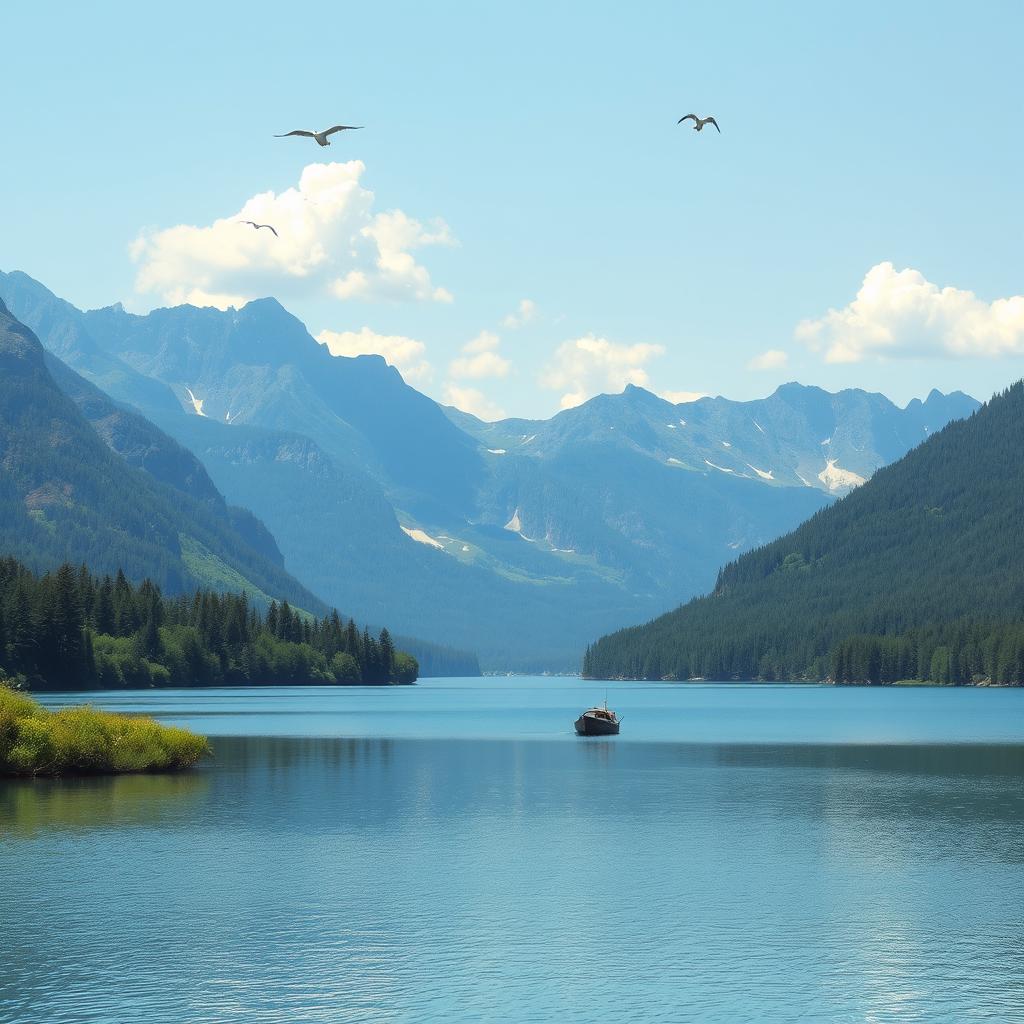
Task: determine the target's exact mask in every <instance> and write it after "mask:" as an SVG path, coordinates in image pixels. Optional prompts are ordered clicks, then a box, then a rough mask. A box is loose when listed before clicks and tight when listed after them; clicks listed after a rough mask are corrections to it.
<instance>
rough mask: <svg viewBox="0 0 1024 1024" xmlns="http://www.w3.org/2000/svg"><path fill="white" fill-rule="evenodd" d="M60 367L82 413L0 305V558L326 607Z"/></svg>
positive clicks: (191, 471) (171, 450) (266, 543)
mask: <svg viewBox="0 0 1024 1024" xmlns="http://www.w3.org/2000/svg"><path fill="white" fill-rule="evenodd" d="M50 358H51V359H52V357H50ZM58 367H59V370H58V372H59V373H60V374H61V376H62V379H63V381H64V384H65V386H66V387H69V388H71V389H72V392H73V393H74V394H75V396H76V399H77V400H78V401H80V402H81V405H82V408H80V407H79V405H78V404H76V401H73V400H72V398H70V397H68V395H66V394H64V393H63V392H62V391H61V390H60V388H58V386H57V384H56V382H55V381H54V378H53V376H52V374H51V373H50V370H49V369H48V367H47V365H46V360H45V359H44V353H43V349H42V346H41V345H40V343H39V341H38V340H37V339H36V338H35V336H34V335H33V334H32V332H31V331H30V330H29V329H28V328H27V327H25V326H24V325H23V324H21V323H19V322H18V321H17V320H15V319H14V318H13V317H11V316H10V314H9V313H8V311H7V309H6V308H5V307H4V306H3V304H2V303H0V552H2V553H3V554H9V555H13V556H15V557H17V558H19V559H21V560H23V561H24V562H26V563H27V564H28V565H30V566H31V567H32V568H34V569H38V570H41V569H47V568H53V567H55V566H57V565H59V564H60V563H61V562H62V561H74V562H76V563H78V562H85V563H87V564H89V565H90V566H92V567H93V568H94V569H95V570H96V571H100V572H109V573H115V572H117V570H118V569H123V570H124V572H125V574H126V575H127V577H128V578H129V579H134V580H141V579H143V578H145V577H149V578H151V579H153V580H154V581H155V582H156V583H157V584H158V585H159V586H160V587H161V588H162V589H163V590H164V591H166V592H168V593H180V592H182V591H186V590H190V589H194V588H196V587H202V586H207V587H216V588H217V589H224V590H235V591H241V590H247V591H248V593H249V594H250V596H251V598H252V599H253V600H254V601H255V602H256V603H257V604H260V605H263V606H264V607H265V606H266V605H267V604H268V603H269V602H270V600H272V599H273V598H278V599H288V600H290V601H291V602H292V603H293V604H295V605H297V606H299V607H301V608H304V609H306V610H307V611H311V612H322V611H324V610H325V606H324V605H323V604H322V602H320V601H319V600H318V599H317V598H316V597H314V595H313V594H311V593H310V592H309V591H308V590H307V589H306V588H305V587H303V586H302V585H301V584H300V583H298V582H297V581H296V580H295V579H294V578H293V577H291V576H290V575H289V574H288V573H287V572H286V571H285V569H284V567H283V565H282V561H283V560H282V558H281V554H280V552H279V551H278V550H277V546H276V544H275V543H274V540H273V538H272V537H271V536H270V534H269V533H268V532H267V530H266V529H265V528H264V527H263V525H262V524H261V523H260V522H259V521H258V520H257V519H255V517H253V516H252V515H251V514H250V513H248V512H245V511H244V510H241V509H231V508H230V507H229V506H228V505H227V504H226V503H225V501H224V499H223V497H221V495H220V494H219V492H217V490H216V488H215V487H214V486H213V483H212V482H211V481H210V479H209V477H208V476H207V474H206V472H205V470H203V468H202V466H200V465H199V464H198V463H197V462H196V461H195V459H194V458H192V456H191V455H190V454H189V453H188V452H186V451H184V450H183V449H181V447H180V446H179V445H178V444H177V443H176V442H174V441H172V440H171V438H169V437H167V436H166V435H164V434H162V432H160V431H159V430H157V428H155V427H154V426H153V425H152V424H150V423H148V422H147V421H146V420H145V419H144V418H143V417H141V416H139V415H137V414H135V413H130V412H126V411H124V410H119V409H118V408H117V407H116V406H114V404H113V403H112V402H110V400H109V399H108V398H106V396H105V395H103V394H102V393H101V392H99V391H97V390H96V389H95V388H94V387H93V386H92V385H90V384H88V383H87V382H85V381H82V380H81V379H80V378H77V379H76V375H75V374H74V373H73V371H71V370H69V369H68V368H67V367H63V366H60V365H59V364H58ZM83 408H84V409H85V411H86V412H87V413H88V414H89V415H90V416H93V417H94V418H95V420H96V422H95V423H92V422H90V421H89V419H87V418H86V415H85V414H84V413H83ZM104 434H105V435H106V440H105V439H104ZM133 460H134V461H135V462H136V464H135V465H132V464H131V462H132V461H133Z"/></svg>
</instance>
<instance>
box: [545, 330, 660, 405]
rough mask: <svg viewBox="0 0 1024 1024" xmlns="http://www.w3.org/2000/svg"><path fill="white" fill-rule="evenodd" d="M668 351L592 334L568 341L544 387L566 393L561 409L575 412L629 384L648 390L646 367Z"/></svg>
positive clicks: (551, 365)
mask: <svg viewBox="0 0 1024 1024" xmlns="http://www.w3.org/2000/svg"><path fill="white" fill-rule="evenodd" d="M664 351H665V349H664V347H663V346H662V345H650V344H645V343H638V344H635V345H621V344H618V343H616V342H613V341H609V340H608V339H607V338H596V337H594V335H592V334H588V335H586V336H585V337H583V338H576V339H575V340H574V341H565V342H563V343H562V344H561V345H559V346H558V348H557V349H556V350H555V355H554V358H553V359H552V360H551V362H550V363H549V364H548V366H547V367H546V368H545V369H544V370H543V372H542V373H541V375H540V384H541V386H542V387H545V388H548V389H550V390H552V391H562V392H563V394H562V397H561V400H560V406H561V408H563V409H571V408H573V407H574V406H577V405H581V404H582V403H583V402H585V401H586V400H587V399H588V398H591V397H592V396H593V395H596V394H598V393H599V392H602V391H612V392H618V391H621V390H622V389H623V388H624V387H625V386H626V385H627V384H636V385H637V386H638V387H647V386H648V385H649V383H650V378H649V377H648V375H647V371H646V370H645V369H644V364H645V363H647V362H648V361H649V360H650V359H652V358H654V357H655V356H660V355H662V353H664Z"/></svg>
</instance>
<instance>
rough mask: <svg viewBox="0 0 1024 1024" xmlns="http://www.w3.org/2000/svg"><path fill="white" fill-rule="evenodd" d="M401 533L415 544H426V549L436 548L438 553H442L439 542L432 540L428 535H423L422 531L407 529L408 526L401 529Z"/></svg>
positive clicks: (442, 547)
mask: <svg viewBox="0 0 1024 1024" xmlns="http://www.w3.org/2000/svg"><path fill="white" fill-rule="evenodd" d="M402 533H404V534H405V535H406V536H407V537H411V538H412V539H413V540H414V541H416V543H417V544H426V545H427V546H428V547H431V548H437V549H438V550H439V551H444V545H443V544H441V543H440V542H439V541H436V540H434V538H433V537H431V536H430V534H429V533H424V531H423V530H418V529H415V528H413V529H409V527H408V526H403V527H402Z"/></svg>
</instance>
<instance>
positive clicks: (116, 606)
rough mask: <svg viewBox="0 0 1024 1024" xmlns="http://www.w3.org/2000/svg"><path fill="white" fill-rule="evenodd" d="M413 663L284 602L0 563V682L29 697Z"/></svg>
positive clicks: (314, 675)
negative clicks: (257, 603)
mask: <svg viewBox="0 0 1024 1024" xmlns="http://www.w3.org/2000/svg"><path fill="white" fill-rule="evenodd" d="M418 671H419V666H418V664H417V662H416V659H415V658H413V657H412V656H411V655H409V654H407V653H405V652H403V651H400V650H397V649H396V647H395V644H394V642H393V641H392V639H391V636H390V634H389V633H388V631H387V630H386V629H382V630H381V631H380V633H379V634H378V635H377V636H373V635H371V634H370V632H369V630H368V629H366V628H365V627H364V628H363V630H362V631H360V630H359V629H358V628H357V626H356V624H355V622H353V621H352V620H349V621H348V622H345V621H343V620H342V618H341V616H339V615H338V613H337V612H336V611H335V612H332V613H331V614H330V615H328V616H326V617H324V618H322V619H317V618H314V617H313V616H311V615H309V614H308V613H305V612H299V611H295V610H293V609H292V608H291V607H290V605H289V604H288V602H287V601H285V602H283V603H281V604H280V605H278V604H277V602H276V601H272V602H271V603H270V606H269V608H268V609H267V611H266V613H265V614H264V613H262V612H261V611H260V610H259V609H257V608H255V607H254V606H252V605H251V604H250V602H249V599H248V597H247V596H246V595H245V594H244V593H243V594H217V593H215V592H213V591H209V590H197V591H195V592H194V593H193V594H191V595H188V596H186V595H179V596H177V597H172V598H167V597H164V596H163V595H162V594H161V593H160V589H159V588H158V587H157V586H156V585H155V584H154V583H152V582H151V581H150V580H146V581H144V582H143V583H142V584H141V585H140V586H138V587H134V586H132V584H131V583H129V582H128V580H127V579H126V578H125V576H124V574H123V573H121V572H118V574H117V576H116V577H113V578H112V577H110V576H104V577H102V578H99V577H96V576H93V575H92V574H91V573H90V572H89V571H88V570H87V569H86V568H85V566H82V567H80V568H75V567H74V566H71V565H67V564H65V565H63V566H61V567H60V569H59V570H58V571H57V572H55V573H46V574H45V575H43V576H41V577H39V576H36V575H34V574H33V573H32V572H31V571H30V570H29V569H28V568H27V567H26V566H24V565H22V564H21V563H19V562H17V561H16V560H15V559H13V558H6V559H0V677H2V676H3V674H5V673H6V674H7V675H8V676H11V677H13V678H14V681H15V682H16V684H17V685H19V686H23V687H30V688H35V689H50V690H70V689H94V688H102V689H113V688H117V687H140V686H223V685H229V686H231V685H241V684H250V685H251V684H264V683H276V684H303V683H340V684H356V683H364V684H388V683H411V682H414V681H415V679H416V677H417V674H418Z"/></svg>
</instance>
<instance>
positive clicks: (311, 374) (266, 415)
mask: <svg viewBox="0 0 1024 1024" xmlns="http://www.w3.org/2000/svg"><path fill="white" fill-rule="evenodd" d="M84 322H85V325H86V327H87V328H88V330H89V332H90V334H91V335H92V336H93V337H94V338H96V339H97V341H98V342H99V343H100V344H101V345H102V346H103V347H104V348H105V350H107V351H108V352H112V353H116V354H117V355H118V357H119V358H121V359H122V360H124V361H125V362H126V363H128V364H129V365H130V366H132V367H133V368H134V369H136V370H138V371H139V372H141V373H144V374H146V375H147V376H149V377H153V378H155V379H157V380H160V381H162V382H164V383H166V384H168V385H170V386H171V387H172V388H173V389H174V390H175V391H176V393H178V394H179V395H181V394H183V393H186V392H185V389H188V390H189V391H191V393H192V395H194V396H195V398H196V399H197V400H199V401H201V402H202V403H203V404H202V411H203V414H204V415H206V416H208V417H210V418H213V419H220V420H225V421H227V420H230V421H231V422H232V423H235V422H237V423H241V424H248V425H252V426H262V427H267V428H271V429H278V430H288V431H297V432H299V433H303V434H306V435H307V436H309V437H310V438H312V439H313V440H315V441H316V442H317V443H318V444H319V445H320V446H321V447H322V448H323V449H324V450H325V451H327V452H328V453H329V454H331V455H332V456H334V457H335V458H337V459H339V460H340V461H342V462H343V463H348V462H353V463H355V464H358V465H363V466H366V467H367V468H368V469H369V470H370V471H371V472H372V473H374V475H376V476H379V477H380V478H382V479H386V480H387V481H388V482H389V483H390V484H391V485H392V486H393V487H395V488H396V489H398V490H400V491H402V492H403V493H404V494H405V495H406V496H407V498H408V501H410V502H412V503H424V504H425V505H426V506H427V507H431V506H432V505H434V504H437V505H438V506H439V507H441V508H453V509H460V510H465V509H466V508H467V507H468V505H469V503H470V502H471V500H472V493H473V486H474V483H475V481H476V480H477V478H478V477H479V475H480V473H481V471H482V468H483V463H482V460H481V459H480V457H479V455H478V453H477V451H476V446H475V445H474V444H473V443H472V442H471V441H470V440H469V439H468V438H466V436H465V435H464V434H463V433H462V432H461V431H459V430H458V429H457V428H456V427H454V425H453V424H452V423H451V422H450V421H449V420H448V418H447V417H446V416H445V415H444V413H443V412H442V411H441V409H440V408H439V407H438V406H437V405H436V404H435V403H434V402H433V401H431V400H430V399H429V398H427V397H426V396H424V395H421V394H420V393H419V392H418V391H416V390H414V389H413V388H410V387H409V386H408V385H407V384H406V383H405V382H404V381H403V380H402V378H401V376H400V375H399V373H398V371H397V370H395V369H394V368H393V367H389V366H388V365H387V364H386V363H385V362H384V360H383V359H382V358H381V357H380V356H357V357H355V358H345V357H335V356H332V355H331V354H330V353H329V352H328V351H327V349H326V348H324V347H323V346H322V345H319V344H317V343H316V342H315V341H314V340H313V339H312V338H311V337H310V335H309V333H308V332H307V331H306V328H305V327H304V326H303V325H302V323H301V322H300V321H299V320H297V319H296V318H295V317H294V316H292V315H291V314H290V313H288V312H287V311H286V310H285V309H284V308H283V307H282V306H281V305H280V304H279V303H278V302H277V301H276V300H274V299H260V300H257V301H255V302H250V303H249V304H248V305H246V306H245V307H243V308H242V309H240V310H237V311H234V310H229V311H227V312H221V311H220V310H215V309H196V308H195V307H191V306H181V307H176V308H174V309H158V310H154V311H153V312H152V313H150V314H149V315H148V316H145V317H138V316H132V315H130V314H127V313H125V312H124V311H123V310H121V309H119V308H117V307H110V308H107V309H102V310H95V311H93V312H90V313H86V314H85V315H84ZM189 401H191V400H189Z"/></svg>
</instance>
